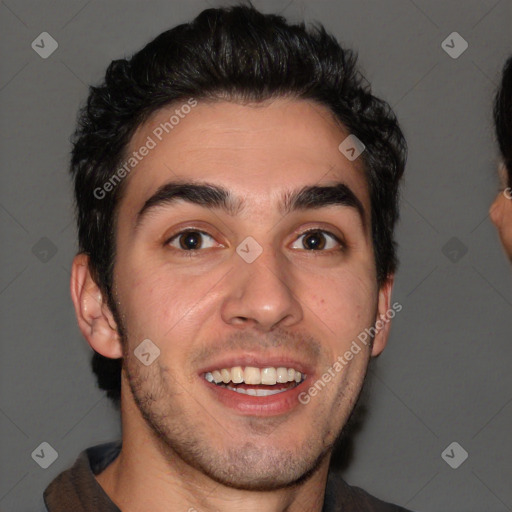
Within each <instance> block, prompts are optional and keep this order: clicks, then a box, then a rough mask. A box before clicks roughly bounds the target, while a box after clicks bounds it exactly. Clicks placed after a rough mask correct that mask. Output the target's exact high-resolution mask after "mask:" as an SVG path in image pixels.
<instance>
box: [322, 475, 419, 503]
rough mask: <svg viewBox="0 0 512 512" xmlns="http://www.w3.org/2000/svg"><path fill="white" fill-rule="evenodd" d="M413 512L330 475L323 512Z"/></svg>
mask: <svg viewBox="0 0 512 512" xmlns="http://www.w3.org/2000/svg"><path fill="white" fill-rule="evenodd" d="M343 510H350V511H351V512H411V511H410V510H407V509H405V508H403V507H401V506H399V505H395V504H393V503H387V502H385V501H382V500H380V499H378V498H376V497H375V496H372V495H371V494H369V493H367V492H366V491H365V490H363V489H361V488H359V487H355V486H351V485H349V484H348V483H347V482H345V480H343V478H341V476H340V475H338V474H336V473H330V474H329V478H328V481H327V487H326V493H325V502H324V508H323V510H322V512H341V511H343Z"/></svg>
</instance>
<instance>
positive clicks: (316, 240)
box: [294, 229, 343, 251]
mask: <svg viewBox="0 0 512 512" xmlns="http://www.w3.org/2000/svg"><path fill="white" fill-rule="evenodd" d="M300 238H303V241H302V247H294V249H297V248H298V249H305V250H307V251H324V250H325V249H335V248H336V245H338V246H341V248H343V244H342V243H341V242H340V240H339V239H338V237H337V236H335V235H333V234H332V233H330V232H329V231H324V230H322V229H316V230H311V231H307V232H306V233H303V234H302V235H301V236H300V237H299V239H300ZM333 242H334V245H333Z"/></svg>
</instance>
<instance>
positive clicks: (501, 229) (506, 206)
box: [489, 164, 512, 261]
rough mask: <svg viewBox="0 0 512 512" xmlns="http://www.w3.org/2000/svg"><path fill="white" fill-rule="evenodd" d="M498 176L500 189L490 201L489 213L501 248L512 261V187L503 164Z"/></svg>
mask: <svg viewBox="0 0 512 512" xmlns="http://www.w3.org/2000/svg"><path fill="white" fill-rule="evenodd" d="M499 177H500V182H501V188H502V190H501V191H500V192H499V194H498V195H497V196H496V199H495V200H494V202H493V203H492V205H491V207H490V209H489V214H490V216H491V220H492V222H493V223H494V225H495V226H496V228H497V229H498V233H499V235H500V239H501V243H502V244H503V248H504V249H505V252H506V253H507V256H508V257H509V259H510V260H511V261H512V188H511V187H510V185H509V183H508V177H507V172H506V169H505V166H504V165H503V164H502V165H500V168H499Z"/></svg>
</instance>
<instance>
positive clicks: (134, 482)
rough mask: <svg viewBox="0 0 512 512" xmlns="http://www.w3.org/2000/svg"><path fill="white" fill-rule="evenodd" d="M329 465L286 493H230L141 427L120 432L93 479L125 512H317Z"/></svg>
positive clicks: (233, 490) (319, 507) (319, 467)
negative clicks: (118, 443)
mask: <svg viewBox="0 0 512 512" xmlns="http://www.w3.org/2000/svg"><path fill="white" fill-rule="evenodd" d="M135 432H136V433H137V435H136V436H134V435H130V434H133V433H135ZM329 460H330V454H329V455H327V456H326V457H325V458H324V460H323V461H322V462H321V463H320V465H319V466H318V468H317V469H316V471H315V472H314V473H313V474H312V475H311V476H310V477H309V478H307V479H305V480H304V481H302V482H301V483H298V484H295V485H293V486H290V487H287V488H282V489H277V490H272V491H253V490H251V491H246V490H240V489H234V488H231V487H227V486H225V485H223V484H220V483H218V482H216V481H214V480H212V479H211V478H209V477H208V476H207V475H205V474H204V473H202V472H201V471H199V470H197V469H196V468H193V467H191V466H190V465H188V464H187V463H185V462H184V461H183V460H182V459H181V458H180V457H179V456H178V455H177V454H176V453H174V452H170V451H169V449H168V448H167V447H163V446H162V444H161V441H159V440H157V439H156V438H155V437H153V436H152V435H151V434H150V433H148V431H147V427H146V428H144V426H142V425H139V426H138V427H137V428H133V429H126V428H123V445H122V450H121V452H120V454H119V456H118V457H117V458H116V459H115V460H114V461H113V462H112V463H111V464H110V465H109V466H108V467H107V468H106V469H105V470H104V471H103V472H101V473H100V474H99V475H96V480H97V481H98V483H99V484H100V485H101V487H102V488H103V490H104V491H105V492H106V494H107V495H108V496H109V497H110V499H111V500H112V501H113V502H114V503H115V504H116V505H117V506H118V507H119V508H120V509H121V510H123V512H141V511H143V510H151V511H152V512H167V511H168V510H183V511H188V512H210V511H212V512H213V511H215V512H231V511H233V512H240V511H244V512H252V511H258V512H259V511H261V510H265V511H268V512H285V511H286V512H299V511H300V512H321V510H322V506H323V501H324V494H325V486H326V482H327V476H328V471H329Z"/></svg>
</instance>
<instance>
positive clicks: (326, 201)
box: [135, 181, 366, 230]
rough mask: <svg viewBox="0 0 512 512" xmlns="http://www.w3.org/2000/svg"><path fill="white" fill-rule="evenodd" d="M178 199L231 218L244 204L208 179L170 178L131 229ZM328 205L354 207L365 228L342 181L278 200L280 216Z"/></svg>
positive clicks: (362, 213) (358, 203) (356, 201)
mask: <svg viewBox="0 0 512 512" xmlns="http://www.w3.org/2000/svg"><path fill="white" fill-rule="evenodd" d="M179 200H182V201H186V202H188V203H192V204H196V205H199V206H202V207H203V208H208V209H218V210H222V211H223V212H225V213H226V214H227V215H229V216H231V217H234V216H237V215H239V214H240V213H241V212H242V211H243V210H244V209H245V206H246V202H245V199H244V198H239V197H235V196H233V194H232V193H231V192H230V191H229V190H228V189H226V188H224V187H222V186H220V185H215V184H213V183H208V182H204V181H201V182H194V181H171V182H168V183H165V184H164V185H162V186H161V187H159V188H158V189H157V191H156V192H155V193H154V194H153V195H152V196H151V197H150V198H149V199H147V200H146V202H145V203H144V205H143V206H142V208H141V209H140V211H139V212H138V213H137V217H136V221H135V229H136V230H137V229H138V228H139V226H140V225H141V224H142V222H143V220H144V218H145V217H146V216H147V215H148V213H149V212H151V211H154V210H155V209H157V208H160V207H164V206H170V205H172V204H175V203H177V202H178V201H179ZM328 206H343V207H349V208H354V209H355V210H356V211H357V213H358V214H359V217H360V219H361V223H362V225H363V228H364V227H365V224H366V222H365V218H366V217H365V209H364V207H363V204H362V203H361V201H360V200H359V198H358V197H357V196H356V195H355V193H354V192H353V191H352V190H351V189H350V188H349V187H348V185H346V184H345V183H341V182H336V183H333V184H327V185H322V186H318V185H310V186H304V187H301V188H299V189H296V190H292V191H285V192H284V193H283V195H282V196H281V198H280V201H279V202H278V210H279V213H280V214H281V215H288V214H290V213H292V212H294V211H303V210H308V209H320V208H325V207H328Z"/></svg>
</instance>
